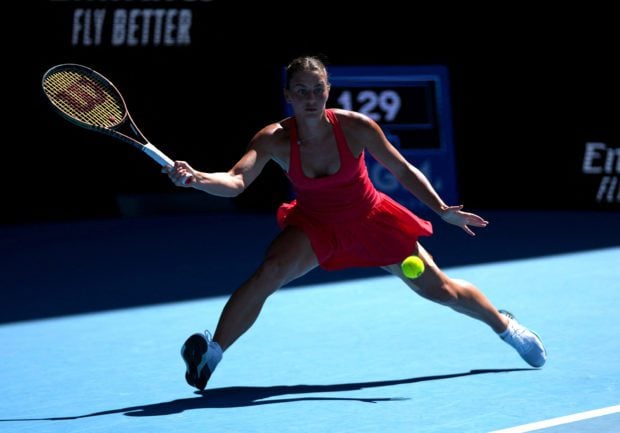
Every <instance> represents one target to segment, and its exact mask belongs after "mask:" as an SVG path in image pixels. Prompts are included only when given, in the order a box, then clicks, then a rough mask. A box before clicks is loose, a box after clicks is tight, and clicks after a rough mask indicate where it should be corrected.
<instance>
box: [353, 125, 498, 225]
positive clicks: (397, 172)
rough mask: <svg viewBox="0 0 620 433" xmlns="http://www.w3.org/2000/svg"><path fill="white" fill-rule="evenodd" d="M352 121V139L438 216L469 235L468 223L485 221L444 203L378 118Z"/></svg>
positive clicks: (479, 223)
mask: <svg viewBox="0 0 620 433" xmlns="http://www.w3.org/2000/svg"><path fill="white" fill-rule="evenodd" d="M355 122H356V123H357V126H356V127H355V128H353V130H354V131H356V132H355V133H354V134H355V135H359V136H356V137H355V139H356V140H360V141H358V142H359V143H364V146H365V147H366V149H367V150H368V152H370V154H371V155H372V156H373V157H374V158H375V159H376V160H377V161H379V162H380V163H381V164H382V165H383V166H384V167H385V168H387V169H388V170H389V171H390V172H391V173H392V174H393V175H394V176H395V177H396V179H397V180H398V181H399V182H400V183H401V184H402V185H403V187H405V188H406V189H407V190H408V191H409V192H411V193H412V194H413V195H414V196H415V197H416V198H417V199H418V200H420V201H421V202H422V203H424V204H425V205H426V206H428V207H429V208H430V209H431V210H433V211H434V212H435V213H437V214H438V215H439V216H441V218H442V219H443V220H444V221H446V222H448V223H450V224H453V225H456V226H459V227H461V228H462V229H463V230H464V231H465V232H467V233H468V234H469V235H471V236H474V232H473V231H472V230H471V229H470V228H469V225H471V226H474V227H485V226H486V225H487V224H488V222H487V221H485V220H484V219H483V218H481V217H480V216H478V215H476V214H473V213H470V212H464V211H463V210H462V209H463V206H462V205H457V206H449V205H447V204H446V203H445V202H444V201H443V199H442V198H441V196H440V195H439V193H438V192H437V190H435V188H434V187H433V185H432V184H431V182H430V180H429V179H428V178H427V177H426V175H425V174H424V173H423V172H422V171H421V170H420V169H418V168H417V167H416V166H414V165H413V164H411V163H410V162H409V161H407V159H406V158H405V157H404V156H403V155H402V154H401V153H400V152H399V151H398V149H396V148H395V147H394V145H392V143H390V141H389V140H388V139H387V137H386V136H385V133H384V132H383V130H382V129H381V127H380V126H379V125H378V124H377V122H375V121H374V120H372V119H371V118H369V117H367V116H364V115H361V114H360V115H358V116H357V118H356V119H355Z"/></svg>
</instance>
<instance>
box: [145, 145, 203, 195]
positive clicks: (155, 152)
mask: <svg viewBox="0 0 620 433" xmlns="http://www.w3.org/2000/svg"><path fill="white" fill-rule="evenodd" d="M141 149H142V152H144V153H146V154H147V155H148V156H150V157H151V158H152V159H154V160H155V161H156V162H157V163H158V164H159V165H161V166H162V167H164V166H168V167H172V166H174V161H173V160H171V159H170V158H168V157H167V156H166V154H165V153H163V152H162V151H161V150H159V149H158V148H156V147H155V146H154V145H152V144H151V143H148V144H145V145H143V146H142V147H141ZM183 183H184V184H185V185H189V184H190V183H192V176H185V177H184V178H183Z"/></svg>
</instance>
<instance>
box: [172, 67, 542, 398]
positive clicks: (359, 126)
mask: <svg viewBox="0 0 620 433" xmlns="http://www.w3.org/2000/svg"><path fill="white" fill-rule="evenodd" d="M329 90H330V85H329V79H328V74H327V71H326V68H325V65H324V64H323V63H322V61H321V60H320V59H319V58H317V57H299V58H297V59H294V60H293V61H292V62H291V63H290V64H289V66H288V68H287V83H286V88H285V89H284V94H285V97H286V100H287V102H288V103H290V104H291V106H292V108H293V113H294V116H293V117H290V118H286V119H284V120H282V121H279V122H276V123H272V124H269V125H267V126H265V127H264V128H263V129H261V130H260V131H258V133H257V134H256V135H255V136H254V137H253V138H252V141H251V142H250V145H249V147H248V150H247V151H246V153H245V154H244V155H243V156H242V157H241V159H240V160H239V161H238V162H237V163H236V164H235V165H234V166H233V167H232V168H231V169H230V170H229V171H227V172H217V173H206V172H201V171H198V170H196V169H194V168H192V167H191V166H190V165H189V164H188V163H187V162H184V161H176V162H175V165H174V167H173V168H169V169H166V170H165V171H166V172H167V173H168V175H169V177H170V178H171V180H172V181H173V182H174V183H175V185H177V186H180V187H191V188H195V189H198V190H201V191H204V192H206V193H209V194H213V195H218V196H225V197H234V196H237V195H238V194H240V193H242V192H243V191H244V190H245V189H246V188H247V187H248V186H249V185H250V184H251V183H252V182H253V181H254V179H256V177H257V176H258V175H259V174H260V173H261V171H262V169H263V168H264V167H265V165H266V164H267V162H269V161H275V162H276V163H277V164H278V165H280V167H281V168H282V170H284V172H285V173H286V175H287V176H288V178H289V180H290V182H291V184H292V185H293V190H294V192H295V200H293V201H292V202H291V203H285V204H282V205H281V206H280V208H279V209H278V213H277V218H278V224H279V225H280V227H281V228H282V231H281V232H280V233H279V235H278V236H277V237H276V239H275V240H274V241H273V242H272V244H271V245H270V247H269V248H268V250H267V253H266V255H265V257H264V260H263V262H262V263H261V265H260V266H259V267H258V269H257V270H256V271H255V272H254V274H253V275H252V276H251V277H250V278H249V279H248V280H247V281H246V282H245V283H243V284H242V285H241V286H240V287H239V288H238V289H237V290H236V291H235V292H234V293H233V294H232V295H231V297H230V299H229V300H228V302H227V304H226V306H225V307H224V310H223V311H222V314H221V316H220V319H219V322H218V325H217V328H216V330H215V334H214V335H213V338H211V337H210V335H206V334H202V333H197V334H194V335H192V336H190V337H189V338H188V339H187V340H186V341H185V343H184V344H183V346H182V348H181V355H182V357H183V359H184V361H185V363H186V366H187V371H186V373H185V378H186V380H187V382H188V383H189V384H190V385H192V386H195V387H196V388H198V389H204V388H205V386H206V384H207V381H208V380H209V377H210V376H211V373H212V372H213V371H214V369H215V367H216V366H217V364H218V363H219V361H220V360H221V358H222V354H223V352H224V351H225V350H226V349H227V348H228V347H230V345H231V344H233V343H234V342H235V341H236V340H237V339H238V338H239V337H240V336H241V335H242V334H243V333H244V332H245V331H247V330H248V329H249V328H250V327H251V326H252V324H253V323H254V322H255V321H256V319H257V317H258V315H259V313H260V311H261V308H262V306H263V304H264V302H265V300H266V299H267V297H268V296H269V295H271V294H272V293H274V292H275V291H276V290H278V289H279V288H280V287H282V286H283V285H285V284H287V283H289V282H291V281H293V280H294V279H296V278H298V277H301V276H302V275H304V274H306V273H307V272H309V271H310V270H312V269H314V268H316V267H317V266H320V267H322V268H323V269H326V270H337V269H344V268H350V267H368V266H375V267H382V268H383V269H385V270H386V271H388V272H390V273H392V274H394V275H396V276H397V277H399V278H400V279H402V280H403V281H404V282H405V283H406V284H407V285H408V286H409V287H411V288H412V289H413V290H414V291H415V292H416V293H418V294H419V295H421V296H423V297H425V298H427V299H429V300H431V301H434V302H437V303H440V304H442V305H446V306H449V307H451V308H452V309H454V310H455V311H458V312H460V313H463V314H466V315H468V316H470V317H473V318H475V319H478V320H480V321H482V322H484V323H486V324H487V325H488V326H489V327H490V328H491V329H492V330H493V331H495V332H496V333H497V334H498V335H499V336H500V337H501V338H502V339H503V340H504V341H506V342H507V343H509V344H510V345H511V346H513V347H514V348H515V349H516V350H517V352H518V353H519V354H520V355H521V357H522V358H523V359H524V360H525V361H526V362H528V363H529V364H530V365H532V366H535V367H540V366H542V365H543V364H544V363H545V360H546V351H545V349H544V346H543V344H542V341H541V340H540V338H539V337H538V336H537V335H536V334H535V333H533V332H532V331H530V330H528V329H527V328H525V327H524V326H523V325H521V324H519V323H518V322H517V321H516V320H515V319H514V317H513V316H512V315H511V314H510V313H508V312H506V311H501V310H500V311H498V310H497V309H496V308H495V307H494V306H493V305H492V304H491V302H490V301H489V300H488V299H487V297H486V296H485V295H484V294H483V293H482V292H481V291H480V290H479V289H478V288H477V287H475V286H474V285H473V284H471V283H469V282H466V281H463V280H456V279H452V278H450V277H448V276H447V275H446V274H445V273H444V272H443V271H442V270H441V269H439V267H438V266H437V265H436V264H435V262H434V261H433V259H432V256H431V255H430V254H429V253H428V252H427V251H426V250H425V249H424V248H423V247H422V246H421V245H420V243H419V241H418V238H419V237H423V236H430V235H432V231H433V229H432V226H431V223H430V222H429V221H426V220H423V219H421V218H419V217H418V216H416V215H415V214H413V213H412V212H411V211H409V210H408V209H406V208H405V207H403V206H402V205H400V204H399V203H397V202H396V201H394V200H393V199H391V198H390V197H389V196H386V195H385V194H383V193H381V192H380V191H377V190H376V189H375V187H374V186H373V184H372V183H371V181H370V179H369V177H368V173H367V170H366V165H365V162H364V152H365V151H368V152H370V153H371V154H372V156H373V157H374V158H375V159H377V161H379V162H380V163H381V164H383V165H384V166H385V167H386V168H387V169H388V170H389V171H390V172H391V173H392V174H393V175H394V176H395V177H396V178H397V179H398V181H399V182H400V183H401V184H402V185H403V186H404V187H405V188H406V189H407V190H409V191H410V192H411V193H412V194H413V195H414V196H415V197H417V199H419V200H420V201H421V202H422V203H424V204H425V205H426V206H427V207H429V208H430V209H432V210H433V211H434V212H436V213H437V214H438V215H439V216H440V217H441V218H442V220H443V221H445V222H447V223H450V224H454V225H456V226H459V227H461V228H462V229H463V230H464V231H465V232H466V233H468V234H469V235H472V236H474V232H473V231H472V230H471V228H470V226H473V227H485V226H486V225H487V221H485V220H484V219H483V218H481V217H480V216H478V215H476V214H473V213H469V212H465V211H463V210H462V206H449V205H447V204H446V203H445V202H444V201H443V200H442V199H441V197H440V196H439V195H438V194H437V192H436V191H435V189H434V188H433V187H432V185H431V184H430V182H429V180H428V179H427V178H426V176H424V174H423V173H422V172H421V171H420V170H419V169H417V168H416V167H414V166H413V165H412V164H411V163H410V162H409V161H407V160H406V159H405V158H404V157H403V156H402V155H401V154H400V153H399V152H398V150H397V149H396V148H395V147H394V146H393V145H392V144H391V143H390V142H389V141H388V140H387V138H386V136H385V135H384V133H383V131H382V130H381V128H380V127H379V125H378V124H377V123H376V122H375V121H373V120H372V119H370V118H369V117H367V116H365V115H362V114H360V113H356V112H353V111H348V110H341V109H327V108H326V103H327V99H328V96H329ZM188 176H189V177H191V182H190V183H189V184H187V183H186V182H185V179H187V177H188ZM412 254H415V255H418V256H419V257H420V258H421V259H422V261H423V262H424V264H425V271H424V272H423V273H422V275H420V276H419V277H418V278H416V279H409V278H407V277H405V276H404V275H403V273H402V270H401V267H400V263H401V262H402V261H403V259H405V258H406V257H407V256H409V255H412Z"/></svg>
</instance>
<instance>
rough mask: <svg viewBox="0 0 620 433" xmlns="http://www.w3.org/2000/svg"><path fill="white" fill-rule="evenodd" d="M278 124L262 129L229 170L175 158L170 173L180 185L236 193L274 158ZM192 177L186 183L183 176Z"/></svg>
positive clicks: (213, 192) (208, 191)
mask: <svg viewBox="0 0 620 433" xmlns="http://www.w3.org/2000/svg"><path fill="white" fill-rule="evenodd" d="M275 128H276V126H275V125H269V126H267V127H265V128H263V129H262V130H260V131H259V132H258V133H257V134H256V135H255V136H254V138H253V139H252V140H251V141H250V144H249V146H248V149H247V151H246V152H245V154H244V155H243V156H242V157H241V159H239V161H237V163H236V164H235V165H234V166H233V167H232V168H231V169H230V170H228V171H226V172H212V173H209V172H204V171H199V170H196V169H194V168H193V167H191V166H190V165H189V164H188V163H187V162H185V161H175V163H174V167H172V168H170V169H169V170H168V171H167V173H168V176H169V177H170V179H171V180H172V181H173V182H174V184H175V185H177V186H184V187H192V188H195V189H197V190H200V191H204V192H206V193H208V194H212V195H216V196H220V197H236V196H238V195H239V194H241V193H242V192H243V191H245V189H246V188H247V187H248V186H250V185H251V184H252V182H254V180H255V179H256V178H257V177H258V175H259V174H260V173H261V172H262V171H263V168H264V167H265V165H266V164H267V163H268V162H269V161H270V160H271V159H273V151H272V150H273V147H274V144H275V139H274V132H275V131H274V129H275ZM187 177H191V179H192V180H191V182H190V183H189V184H185V183H184V182H183V179H185V178H187Z"/></svg>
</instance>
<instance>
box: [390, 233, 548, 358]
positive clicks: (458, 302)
mask: <svg viewBox="0 0 620 433" xmlns="http://www.w3.org/2000/svg"><path fill="white" fill-rule="evenodd" d="M417 247H418V251H416V252H414V253H415V254H417V255H418V256H419V257H420V258H421V259H422V261H424V264H425V270H424V272H423V273H422V275H420V276H419V277H418V278H416V279H409V278H407V277H405V276H404V275H403V273H402V270H401V268H400V263H397V264H393V265H390V266H385V267H384V269H385V270H387V271H388V272H390V273H392V274H394V275H396V276H398V277H399V278H400V279H402V280H403V281H404V282H405V283H406V284H407V285H408V286H409V287H410V288H411V289H413V290H414V291H415V292H416V293H418V294H419V295H420V296H422V297H424V298H426V299H429V300H431V301H433V302H437V303H439V304H442V305H446V306H448V307H450V308H452V309H453V310H455V311H458V312H459V313H462V314H466V315H468V316H470V317H473V318H475V319H478V320H480V321H482V322H483V323H486V324H487V325H489V326H490V327H491V329H493V330H494V331H495V332H496V333H497V334H498V335H499V336H500V337H501V338H502V339H503V340H504V341H506V342H507V343H508V344H510V345H511V346H512V347H514V348H515V349H516V350H517V352H518V353H519V354H520V355H521V357H522V358H523V359H524V360H525V361H526V362H527V363H528V364H530V365H532V366H535V367H540V366H542V365H543V364H544V363H545V360H546V356H547V354H546V351H545V349H544V346H543V344H542V341H541V340H540V338H539V337H538V336H537V335H536V334H535V333H533V332H531V331H529V330H528V329H527V328H525V327H524V326H523V325H520V324H518V322H517V321H516V320H515V319H514V317H512V315H510V314H509V313H508V314H505V313H504V314H502V312H501V311H499V310H498V309H497V308H495V306H493V304H492V303H491V301H490V300H489V299H488V298H487V297H486V296H485V295H484V293H482V291H481V290H480V289H478V288H477V287H476V286H475V285H473V284H472V283H470V282H468V281H465V280H458V279H454V278H450V277H448V276H447V275H446V274H445V273H444V272H443V271H442V270H441V269H440V268H439V267H438V266H437V264H436V263H435V261H434V260H433V257H432V256H431V255H430V254H429V253H428V252H427V251H426V250H425V249H424V248H423V247H422V246H421V245H420V244H418V245H417Z"/></svg>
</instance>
